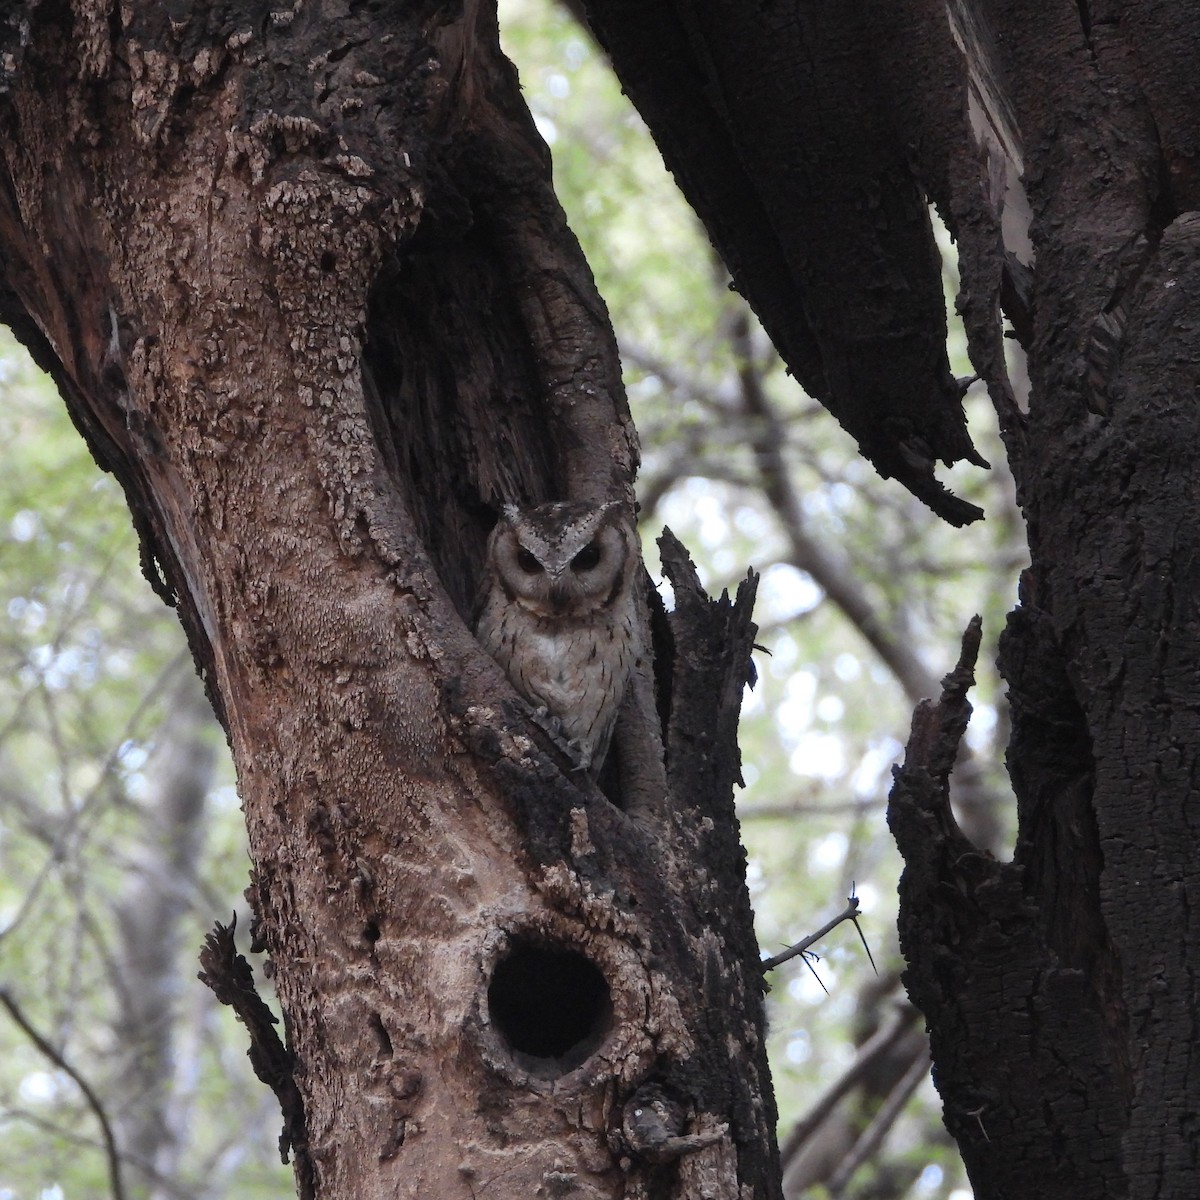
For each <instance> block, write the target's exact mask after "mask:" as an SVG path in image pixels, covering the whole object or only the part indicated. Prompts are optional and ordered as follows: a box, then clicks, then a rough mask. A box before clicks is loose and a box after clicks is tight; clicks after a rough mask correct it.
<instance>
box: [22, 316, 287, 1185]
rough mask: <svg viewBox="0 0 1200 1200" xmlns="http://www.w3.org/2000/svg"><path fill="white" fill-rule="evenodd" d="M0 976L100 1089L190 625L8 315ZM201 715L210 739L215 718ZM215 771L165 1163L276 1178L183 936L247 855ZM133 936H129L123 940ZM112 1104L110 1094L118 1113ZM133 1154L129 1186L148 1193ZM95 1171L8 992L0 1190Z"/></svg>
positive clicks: (181, 964) (121, 999) (28, 1015)
mask: <svg viewBox="0 0 1200 1200" xmlns="http://www.w3.org/2000/svg"><path fill="white" fill-rule="evenodd" d="M0 444H3V445H4V447H5V452H6V453H5V469H4V472H3V474H2V475H0V988H3V989H4V990H5V992H6V993H7V994H8V995H10V996H11V997H12V999H13V1000H14V1002H16V1004H17V1005H18V1006H19V1008H20V1011H21V1013H22V1014H23V1016H24V1017H25V1019H26V1020H27V1021H28V1022H29V1024H30V1025H31V1026H32V1027H33V1028H34V1029H36V1030H37V1031H38V1032H39V1033H40V1035H41V1036H42V1037H43V1038H44V1039H45V1040H46V1041H47V1042H48V1043H49V1045H50V1046H51V1047H52V1048H53V1049H54V1051H55V1052H56V1053H57V1054H58V1055H60V1056H61V1058H62V1059H63V1060H65V1062H66V1063H68V1064H70V1066H71V1067H72V1068H73V1069H74V1070H76V1071H77V1072H79V1073H80V1074H81V1075H82V1076H83V1077H84V1079H85V1080H87V1081H88V1082H89V1083H90V1084H91V1086H92V1087H93V1089H94V1090H95V1091H96V1092H97V1093H98V1094H99V1095H100V1096H101V1097H103V1098H105V1100H106V1102H109V1103H111V1102H112V1101H113V1099H114V1097H118V1096H123V1098H124V1100H125V1102H127V1103H132V1102H135V1101H136V1097H133V1096H129V1095H127V1094H124V1093H123V1092H122V1089H121V1081H122V1080H123V1079H125V1078H126V1077H127V1075H128V1073H129V1071H130V1069H131V1067H132V1065H133V1061H134V1056H135V1055H136V1054H137V1053H138V1050H139V1048H138V1046H137V1045H136V1044H135V1043H133V1042H122V1041H120V1040H119V1039H118V1038H117V1037H116V1035H115V1032H114V1031H115V1029H117V1028H119V1026H120V1022H121V1018H122V1012H123V1009H124V1008H125V1007H126V1006H127V999H128V998H127V995H126V989H127V987H128V986H130V983H131V976H130V974H129V963H128V954H129V952H130V949H129V947H126V946H125V945H124V944H123V942H122V938H121V931H120V928H119V921H118V911H119V907H120V903H121V899H122V897H123V895H125V894H126V893H127V889H128V888H129V886H130V885H131V883H132V882H133V881H134V879H135V878H137V877H138V876H139V875H140V874H141V873H142V872H144V871H146V870H147V869H149V868H148V860H147V853H148V851H147V830H148V829H149V828H150V827H151V826H152V825H153V822H154V819H155V814H154V813H153V812H152V811H150V810H149V809H148V807H147V805H146V803H145V800H146V796H145V791H146V770H147V767H148V766H151V767H152V766H153V763H154V755H155V751H156V744H155V739H156V735H157V733H158V731H159V730H160V728H161V726H162V723H163V720H164V716H165V710H166V707H167V705H168V704H169V703H170V700H171V697H172V695H173V694H174V690H175V688H176V687H177V686H178V685H179V683H180V681H181V676H184V677H186V676H190V675H191V674H192V673H193V668H192V665H191V661H190V658H189V657H188V655H187V651H186V648H185V646H184V641H183V634H182V630H181V629H180V628H179V624H178V622H177V621H176V619H175V616H174V614H173V613H171V612H170V611H169V610H168V609H167V608H165V607H164V606H163V604H162V602H161V601H160V600H159V599H158V598H157V597H156V596H155V595H154V594H153V593H152V592H151V590H150V588H149V587H148V586H147V585H146V582H145V580H144V579H142V578H141V576H140V574H139V570H138V552H137V544H136V539H135V537H134V533H133V530H132V527H131V525H130V520H129V513H128V509H127V508H126V506H125V503H124V498H123V497H122V495H121V492H120V489H119V487H117V485H116V484H115V482H114V481H113V480H112V479H111V478H109V477H107V476H103V475H101V474H100V472H99V471H98V470H97V469H96V466H95V464H94V463H93V462H92V461H91V458H90V456H89V455H88V452H87V449H86V447H85V445H84V443H83V440H82V439H81V438H80V436H79V434H78V432H77V431H76V430H75V429H74V428H72V426H71V423H70V421H69V420H68V418H67V415H66V411H65V409H64V408H63V405H62V401H61V400H60V399H59V398H58V396H57V394H56V393H55V391H54V388H53V387H52V385H51V384H50V383H49V381H48V380H46V379H44V378H42V377H40V374H39V373H38V372H36V371H35V370H34V368H33V367H32V365H31V364H30V363H29V362H28V359H27V358H26V357H25V355H24V354H23V352H21V351H20V350H19V348H18V347H17V346H16V345H15V343H14V342H13V340H12V338H11V336H10V335H9V334H8V332H7V331H6V330H3V331H0ZM209 724H210V726H211V728H209V729H208V730H207V732H206V734H205V735H204V736H207V738H208V739H209V740H211V741H213V742H214V743H220V733H219V731H218V730H217V728H216V725H215V722H211V720H210V721H209ZM222 762H223V766H222V768H221V770H220V771H219V772H218V773H217V775H216V777H214V779H213V780H212V794H211V795H210V797H209V802H208V804H207V809H206V816H205V819H204V825H205V840H204V845H203V848H202V850H201V852H200V857H199V860H198V861H197V863H196V864H195V867H196V869H195V874H194V876H190V877H188V878H186V879H182V880H179V881H178V884H179V886H181V887H185V888H186V889H187V893H188V894H187V904H186V906H185V908H184V911H183V913H182V915H181V917H180V919H179V929H178V938H177V940H178V946H179V950H178V953H177V955H176V960H177V961H176V973H175V981H174V994H173V995H168V996H165V997H164V1009H165V1012H164V1015H165V1016H167V1017H168V1018H169V1019H170V1020H171V1021H172V1022H173V1023H174V1031H175V1038H174V1058H175V1061H174V1071H175V1075H176V1079H177V1081H178V1084H179V1086H178V1088H177V1089H176V1112H175V1116H176V1119H178V1120H185V1121H186V1122H187V1138H186V1145H185V1146H184V1149H183V1158H182V1162H181V1164H180V1167H179V1171H178V1182H179V1183H181V1184H183V1185H184V1186H187V1185H188V1183H189V1181H190V1182H191V1183H192V1184H193V1185H194V1187H195V1191H196V1193H197V1194H199V1192H200V1190H202V1189H201V1184H202V1183H203V1184H204V1185H205V1186H208V1185H209V1184H212V1183H220V1181H221V1180H222V1178H224V1177H228V1180H229V1181H230V1182H233V1181H235V1182H236V1188H235V1189H233V1190H236V1192H237V1194H238V1195H242V1196H249V1197H254V1196H285V1195H289V1194H291V1192H292V1188H291V1183H290V1172H288V1171H287V1170H286V1169H284V1168H283V1167H281V1166H280V1165H279V1164H278V1158H277V1156H276V1155H275V1154H274V1139H275V1136H276V1133H277V1129H276V1128H275V1126H277V1124H278V1115H277V1109H276V1110H275V1111H274V1112H273V1111H272V1109H273V1107H274V1100H273V1097H271V1096H270V1095H269V1094H268V1093H266V1092H265V1089H263V1088H262V1087H261V1085H259V1084H258V1082H257V1081H256V1080H255V1079H254V1078H253V1075H252V1074H251V1072H250V1068H249V1064H248V1062H247V1060H246V1057H245V1053H244V1035H243V1034H242V1033H241V1031H240V1030H238V1029H237V1028H236V1023H235V1022H234V1021H233V1020H232V1019H231V1018H230V1017H229V1016H228V1015H227V1014H226V1013H225V1012H224V1011H223V1010H220V1009H219V1007H218V1006H217V1005H216V1004H215V1002H213V1001H212V1000H211V997H210V996H209V994H208V993H207V992H206V991H205V990H204V989H203V988H202V987H201V986H200V985H199V984H198V983H195V982H194V975H195V969H196V968H195V962H196V957H195V956H196V950H197V949H198V947H199V945H200V942H201V940H202V938H203V935H204V933H205V932H206V931H207V929H208V928H209V927H210V926H211V923H212V921H213V920H214V919H217V918H223V919H225V920H228V916H229V913H228V906H229V904H230V903H231V899H230V898H232V897H236V896H239V895H240V893H241V891H242V889H243V888H244V886H245V876H246V867H247V859H246V852H245V834H244V829H243V826H242V819H241V813H240V811H239V809H238V806H237V799H236V795H235V793H234V790H233V787H232V771H231V767H230V765H229V764H228V761H227V755H224V753H223V752H222ZM135 949H136V948H135ZM120 1115H121V1114H120V1113H119V1112H118V1111H112V1112H110V1117H111V1118H112V1119H113V1120H114V1121H115V1120H118V1119H119V1118H120ZM136 1181H137V1175H136V1172H131V1171H130V1170H129V1169H128V1168H127V1171H126V1183H127V1187H131V1190H130V1191H129V1193H128V1194H130V1195H139V1194H143V1193H142V1192H141V1191H140V1190H139V1189H138V1187H137V1186H136ZM107 1190H108V1180H107V1168H106V1158H105V1154H104V1153H103V1150H102V1147H101V1133H100V1126H99V1124H98V1122H97V1120H96V1117H95V1114H94V1113H93V1112H92V1111H91V1110H90V1109H89V1108H88V1106H87V1104H86V1103H85V1101H84V1098H83V1096H82V1094H81V1092H80V1089H79V1088H78V1086H77V1085H76V1084H75V1083H74V1082H73V1081H72V1080H71V1078H70V1076H69V1075H68V1074H67V1073H66V1072H65V1071H64V1070H63V1069H62V1068H61V1066H57V1065H56V1064H55V1063H54V1062H52V1061H50V1060H49V1059H48V1058H47V1057H46V1056H45V1055H44V1054H42V1053H41V1052H40V1051H39V1050H38V1049H37V1048H35V1046H34V1045H33V1044H32V1043H31V1042H30V1039H29V1038H28V1037H27V1036H26V1035H25V1033H24V1032H22V1031H21V1030H20V1029H19V1028H18V1027H17V1025H16V1024H15V1023H14V1022H13V1021H12V1020H11V1019H10V1016H9V1014H8V1013H7V1012H5V1011H3V1010H0V1197H5V1198H6V1200H7V1198H9V1197H11V1198H12V1200H17V1198H22V1200H23V1198H25V1197H47V1198H53V1197H56V1196H59V1195H62V1196H66V1197H79V1196H95V1195H102V1194H105V1193H106V1192H107Z"/></svg>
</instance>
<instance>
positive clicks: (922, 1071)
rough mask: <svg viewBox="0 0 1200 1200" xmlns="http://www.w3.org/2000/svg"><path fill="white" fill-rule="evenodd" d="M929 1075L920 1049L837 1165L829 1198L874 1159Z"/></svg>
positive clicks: (923, 1054) (842, 1188) (926, 1060)
mask: <svg viewBox="0 0 1200 1200" xmlns="http://www.w3.org/2000/svg"><path fill="white" fill-rule="evenodd" d="M928 1074H929V1055H928V1053H926V1052H925V1051H924V1050H922V1053H921V1054H919V1055H918V1056H917V1057H916V1058H914V1059H913V1063H912V1065H911V1066H910V1067H909V1068H908V1070H907V1071H906V1072H905V1073H904V1076H903V1077H902V1078H901V1080H900V1082H899V1083H898V1084H896V1086H895V1087H894V1088H892V1090H891V1092H890V1093H889V1094H888V1097H887V1099H886V1100H885V1101H884V1102H883V1104H882V1105H881V1106H880V1108H879V1111H878V1112H877V1113H876V1114H875V1116H874V1117H872V1118H871V1123H870V1124H869V1125H868V1126H867V1127H866V1129H864V1130H863V1131H862V1134H861V1136H860V1137H859V1139H858V1141H857V1142H855V1143H854V1146H853V1147H852V1148H851V1150H850V1153H849V1154H847V1155H846V1157H845V1158H843V1159H842V1161H841V1162H840V1163H839V1164H838V1169H837V1170H836V1171H835V1172H834V1173H833V1175H832V1176H831V1177H830V1179H829V1183H828V1184H827V1185H826V1186H827V1187H828V1188H829V1194H830V1195H831V1196H840V1195H841V1194H842V1191H843V1190H844V1189H845V1187H846V1185H847V1184H848V1183H849V1182H850V1177H851V1176H852V1175H853V1174H854V1172H855V1171H857V1170H858V1168H859V1167H861V1166H862V1165H863V1163H865V1162H866V1161H867V1160H868V1159H869V1158H873V1157H874V1155H875V1153H876V1151H877V1150H878V1149H879V1147H880V1146H881V1145H882V1144H883V1139H884V1138H885V1137H887V1135H888V1131H889V1130H890V1129H891V1127H892V1126H893V1125H894V1124H895V1123H896V1120H897V1118H898V1117H899V1116H900V1114H901V1113H902V1112H903V1111H904V1106H905V1105H906V1104H907V1103H908V1099H909V1097H910V1096H911V1095H912V1094H913V1092H915V1091H916V1090H917V1088H918V1087H920V1086H921V1081H922V1080H923V1079H924V1078H925V1076H926V1075H928Z"/></svg>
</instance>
